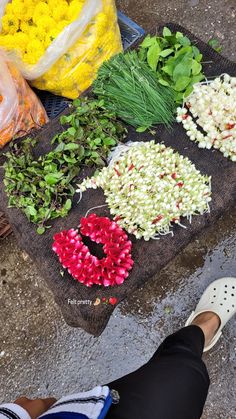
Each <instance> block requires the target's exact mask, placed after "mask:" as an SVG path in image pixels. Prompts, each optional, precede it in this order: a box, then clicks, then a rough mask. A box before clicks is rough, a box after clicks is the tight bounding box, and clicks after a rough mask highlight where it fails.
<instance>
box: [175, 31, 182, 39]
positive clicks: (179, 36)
mask: <svg viewBox="0 0 236 419" xmlns="http://www.w3.org/2000/svg"><path fill="white" fill-rule="evenodd" d="M175 36H176V39H179V38H183V34H182V32H178V31H177V32H176V34H175Z"/></svg>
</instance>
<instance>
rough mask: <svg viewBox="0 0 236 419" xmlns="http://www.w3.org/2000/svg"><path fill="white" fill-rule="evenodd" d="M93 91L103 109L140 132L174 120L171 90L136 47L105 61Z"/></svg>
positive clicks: (169, 123) (167, 124) (168, 124)
mask: <svg viewBox="0 0 236 419" xmlns="http://www.w3.org/2000/svg"><path fill="white" fill-rule="evenodd" d="M93 92H94V93H95V94H96V95H97V96H98V97H99V98H101V99H103V100H104V105H105V106H106V108H107V109H109V110H110V111H112V112H114V113H115V114H116V115H117V116H118V117H119V118H120V119H122V120H123V121H125V122H126V123H128V124H129V125H132V126H134V127H135V128H138V131H140V132H141V131H145V130H146V129H147V128H150V127H153V126H155V125H157V124H164V125H165V126H166V127H169V126H170V125H171V123H172V122H173V121H174V113H175V109H176V107H175V104H174V94H173V90H172V89H170V88H169V87H165V86H162V85H160V83H158V80H157V77H156V73H155V72H154V71H153V70H152V69H150V68H149V67H148V65H147V64H146V63H144V62H142V61H140V60H139V58H138V55H137V53H136V51H132V52H128V53H126V54H122V53H121V54H118V55H116V56H115V57H113V58H111V59H110V60H109V61H106V62H105V63H104V64H103V65H102V66H101V67H100V69H99V71H98V75H97V79H96V80H95V82H94V83H93Z"/></svg>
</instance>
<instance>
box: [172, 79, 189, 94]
mask: <svg viewBox="0 0 236 419" xmlns="http://www.w3.org/2000/svg"><path fill="white" fill-rule="evenodd" d="M190 81H191V78H190V77H187V76H181V77H179V78H178V80H177V81H176V83H175V90H177V92H182V91H183V90H184V89H186V87H187V86H188V85H189V83H190Z"/></svg>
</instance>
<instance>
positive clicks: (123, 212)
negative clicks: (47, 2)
mask: <svg viewBox="0 0 236 419" xmlns="http://www.w3.org/2000/svg"><path fill="white" fill-rule="evenodd" d="M78 186H79V191H82V192H83V191H85V190H86V189H88V188H93V189H96V188H99V187H101V188H103V190H104V194H105V196H106V202H107V204H108V206H109V208H110V212H111V214H112V215H113V216H115V218H114V220H115V221H116V222H117V223H118V224H119V225H120V226H121V227H123V228H124V229H126V230H127V231H128V232H129V233H131V234H134V235H135V236H136V238H137V239H140V238H142V237H143V238H144V239H145V240H149V239H150V238H158V236H159V235H162V234H168V233H172V232H171V225H172V224H173V223H177V224H180V218H181V217H188V219H189V220H191V216H192V215H195V214H203V213H205V212H209V202H210V201H211V185H210V177H208V176H203V175H201V173H200V171H199V170H197V169H196V168H195V166H194V165H193V164H192V163H191V161H190V160H189V159H188V158H185V157H183V156H182V155H180V154H178V153H177V152H175V151H174V150H173V149H172V148H170V147H165V145H164V144H155V142H154V141H150V142H146V143H132V144H131V145H128V146H126V150H125V147H124V146H122V154H121V155H120V156H119V153H118V154H116V153H115V158H113V159H112V161H111V163H110V166H109V167H105V168H103V169H102V170H101V171H100V172H99V173H98V174H97V175H95V176H94V177H92V178H87V179H85V180H84V181H83V182H82V183H81V184H80V185H78ZM180 225H181V224H180ZM172 234H173V233H172Z"/></svg>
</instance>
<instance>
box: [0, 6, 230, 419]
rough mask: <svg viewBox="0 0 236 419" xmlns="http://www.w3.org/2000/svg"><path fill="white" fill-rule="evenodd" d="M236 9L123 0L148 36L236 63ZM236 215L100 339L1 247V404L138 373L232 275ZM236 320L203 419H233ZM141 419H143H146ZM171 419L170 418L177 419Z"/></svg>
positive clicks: (123, 308)
mask: <svg viewBox="0 0 236 419" xmlns="http://www.w3.org/2000/svg"><path fill="white" fill-rule="evenodd" d="M234 5H235V1H234V0H229V1H221V2H218V1H198V0H190V1H178V0H176V1H169V2H160V1H145V2H144V1H143V0H138V1H132V0H130V1H127V0H125V1H118V6H119V9H120V10H122V11H124V12H125V13H126V14H127V15H129V16H130V17H131V18H133V19H135V20H136V21H137V22H139V23H140V24H141V25H142V26H143V27H144V28H145V29H146V30H148V29H150V28H152V27H153V26H154V25H156V24H162V23H164V22H166V21H177V22H178V23H180V24H182V25H184V26H185V27H186V28H188V29H190V30H191V31H192V32H193V33H195V34H196V35H197V36H199V37H200V38H202V39H203V40H205V41H208V39H209V38H211V37H216V38H218V39H219V41H220V43H221V45H222V46H223V54H224V55H226V56H227V57H228V58H230V59H232V60H234V61H235V60H236V57H235V32H234V31H235V16H236V10H235V8H234ZM235 221H236V210H234V211H231V212H230V213H228V214H227V215H225V217H224V219H223V220H220V221H219V222H218V223H217V224H216V225H215V226H214V227H212V228H211V229H210V230H209V231H208V234H207V237H206V238H205V239H203V238H201V237H198V238H197V240H195V241H194V242H193V243H192V244H191V245H189V246H188V247H187V248H186V249H185V251H184V252H182V254H181V255H179V256H178V257H177V258H175V260H173V262H171V263H170V264H169V265H168V267H167V268H166V269H164V270H163V271H162V273H161V281H160V282H159V284H160V283H161V284H162V285H161V286H160V285H157V284H156V281H155V278H153V279H152V280H150V282H149V283H148V284H147V285H146V286H145V287H144V288H142V289H141V290H139V291H138V292H136V293H135V294H134V295H133V296H132V298H130V299H129V300H126V301H125V302H124V303H123V304H121V305H120V306H119V307H118V308H117V309H116V310H115V312H114V314H113V316H112V317H111V319H110V321H109V324H108V327H107V328H106V330H105V332H104V333H103V334H102V336H100V337H99V338H94V337H92V336H90V335H88V334H87V333H85V332H83V331H82V330H79V329H72V328H70V327H68V326H67V325H66V324H65V323H64V321H63V319H62V316H61V314H60V311H59V309H58V307H57V306H56V305H55V303H54V301H53V298H52V295H51V293H50V292H49V291H48V289H47V288H46V287H45V283H44V281H43V278H41V277H40V276H39V275H38V273H37V271H36V269H35V267H34V265H33V264H32V263H31V261H30V260H29V259H28V258H27V255H25V254H23V253H22V252H21V250H20V249H19V248H18V246H17V243H16V241H15V239H14V236H11V237H9V238H8V239H7V240H4V241H3V242H0V306H1V316H0V328H1V340H0V376H1V378H0V401H3V400H6V401H9V400H11V399H13V398H14V397H16V396H17V395H19V393H24V394H27V395H28V396H34V397H37V396H43V395H47V394H52V395H56V396H60V395H61V394H64V393H67V392H73V391H77V390H78V389H86V388H88V387H90V386H91V385H94V384H96V383H98V382H100V383H102V382H107V381H110V380H113V379H114V378H116V377H118V376H120V375H122V374H125V373H128V372H130V371H131V370H134V369H135V368H137V367H139V366H140V365H141V364H142V363H144V362H145V361H146V360H148V359H149V358H150V356H151V355H152V353H153V352H154V350H155V349H156V347H157V345H158V344H159V343H160V342H161V340H162V339H163V338H164V337H165V336H166V335H167V334H168V333H171V332H172V331H174V330H175V329H176V328H178V327H180V326H181V325H183V323H184V320H185V319H186V317H187V316H188V315H189V312H190V311H191V309H192V308H193V307H194V305H195V304H196V301H197V300H198V298H199V296H200V295H201V293H202V292H203V290H204V288H205V287H206V286H207V285H208V284H209V283H210V282H211V281H212V280H213V279H215V278H216V277H220V276H225V275H231V276H232V275H234V276H235V275H236V271H235V269H236V268H235V267H236V225H235V224H236V223H235ZM235 325H236V319H233V320H231V322H230V324H229V325H228V326H227V327H226V329H225V332H224V339H222V340H221V341H220V343H219V344H218V345H217V346H216V347H215V348H214V349H213V351H212V352H210V353H209V354H208V355H206V356H205V361H206V363H207V365H208V367H209V372H210V376H211V380H212V385H211V388H210V394H209V397H208V400H207V405H206V409H205V412H204V415H203V418H204V419H218V418H219V419H220V418H225V419H233V418H235V417H236V416H235V410H236V405H235V389H236V378H235V377H236V374H235V372H236V334H235ZM144 419H145V418H144ZM173 419H174V418H173Z"/></svg>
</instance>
